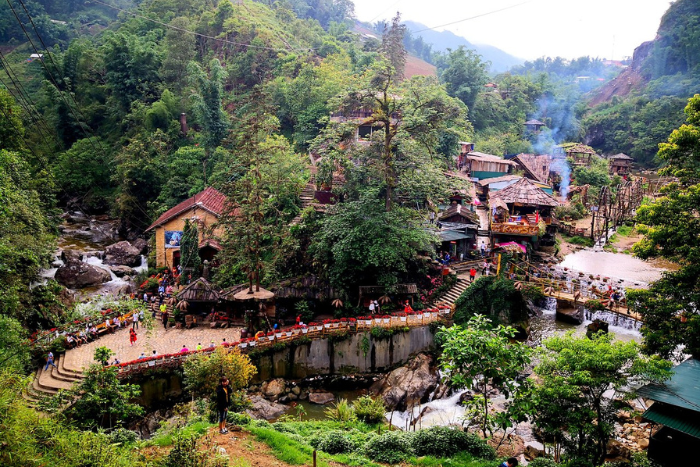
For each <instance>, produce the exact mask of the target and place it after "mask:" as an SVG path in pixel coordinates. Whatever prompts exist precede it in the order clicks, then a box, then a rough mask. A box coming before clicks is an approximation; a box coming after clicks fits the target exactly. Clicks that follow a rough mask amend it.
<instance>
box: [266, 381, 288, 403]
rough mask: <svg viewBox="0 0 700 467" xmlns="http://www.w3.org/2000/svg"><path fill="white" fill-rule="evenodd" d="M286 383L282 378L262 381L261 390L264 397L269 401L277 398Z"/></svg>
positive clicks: (282, 393) (283, 390) (282, 391)
mask: <svg viewBox="0 0 700 467" xmlns="http://www.w3.org/2000/svg"><path fill="white" fill-rule="evenodd" d="M285 389H286V383H285V381H284V380H283V379H282V378H277V379H273V380H270V381H266V382H264V383H263V385H262V387H261V390H262V393H263V395H264V396H265V398H266V399H268V400H271V401H276V400H278V399H279V398H280V397H281V396H282V395H284V393H285Z"/></svg>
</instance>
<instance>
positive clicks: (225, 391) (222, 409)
mask: <svg viewBox="0 0 700 467" xmlns="http://www.w3.org/2000/svg"><path fill="white" fill-rule="evenodd" d="M230 402H231V388H230V387H229V385H228V378H227V377H225V376H222V377H221V379H220V380H219V385H218V386H217V388H216V415H217V418H218V420H219V433H221V434H222V435H223V434H226V433H228V430H227V429H226V415H227V414H228V406H229V404H230Z"/></svg>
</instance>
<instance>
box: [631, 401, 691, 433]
mask: <svg viewBox="0 0 700 467" xmlns="http://www.w3.org/2000/svg"><path fill="white" fill-rule="evenodd" d="M642 416H643V417H644V418H645V419H646V420H649V421H651V422H654V423H659V424H661V425H664V426H666V427H668V428H671V429H673V430H676V431H680V432H681V433H685V434H687V435H690V436H693V437H695V438H700V417H699V416H698V413H697V412H691V411H689V410H683V409H679V408H677V407H673V406H670V405H667V404H664V403H662V402H654V403H653V404H652V405H651V407H649V409H648V410H647V411H646V412H644V415H642Z"/></svg>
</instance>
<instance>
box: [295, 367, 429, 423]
mask: <svg viewBox="0 0 700 467" xmlns="http://www.w3.org/2000/svg"><path fill="white" fill-rule="evenodd" d="M439 382H440V375H439V374H438V371H437V368H435V366H434V365H433V360H432V358H430V357H429V356H427V355H424V354H420V355H418V356H416V357H415V358H414V359H413V360H411V361H410V362H409V363H408V364H407V365H405V366H402V367H400V368H397V369H395V370H394V371H392V372H391V373H389V374H388V375H386V376H384V377H383V378H382V379H380V380H379V381H377V382H376V383H374V384H373V385H372V387H371V388H370V391H371V392H372V393H374V394H377V395H379V396H381V397H382V398H383V399H384V403H385V404H386V406H387V408H388V409H389V410H401V411H403V410H406V408H407V407H408V406H413V405H417V404H420V403H423V402H427V401H428V398H429V397H430V394H432V392H433V391H434V390H435V388H436V387H437V385H438V383H439ZM309 397H310V395H309Z"/></svg>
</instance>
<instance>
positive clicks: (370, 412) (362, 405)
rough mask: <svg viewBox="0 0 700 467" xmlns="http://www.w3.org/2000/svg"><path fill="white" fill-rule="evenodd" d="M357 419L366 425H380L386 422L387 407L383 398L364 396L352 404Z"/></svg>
mask: <svg viewBox="0 0 700 467" xmlns="http://www.w3.org/2000/svg"><path fill="white" fill-rule="evenodd" d="M352 408H353V410H354V411H355V415H357V418H358V419H360V420H362V421H363V422H366V423H380V422H382V421H384V414H385V413H386V407H385V406H384V400H383V399H382V398H381V397H377V398H373V397H370V396H362V397H360V398H358V399H357V400H356V401H355V402H353V404H352Z"/></svg>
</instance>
